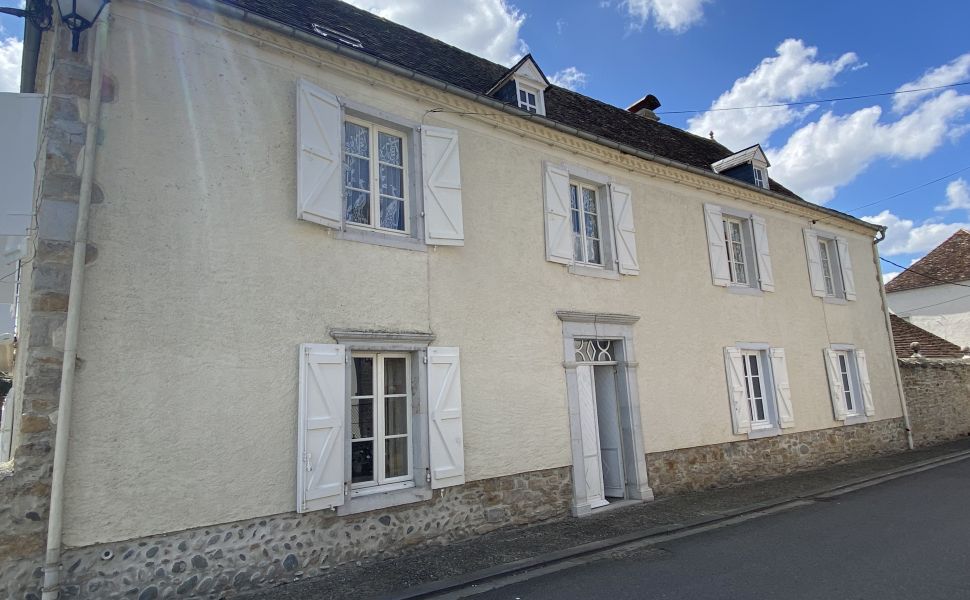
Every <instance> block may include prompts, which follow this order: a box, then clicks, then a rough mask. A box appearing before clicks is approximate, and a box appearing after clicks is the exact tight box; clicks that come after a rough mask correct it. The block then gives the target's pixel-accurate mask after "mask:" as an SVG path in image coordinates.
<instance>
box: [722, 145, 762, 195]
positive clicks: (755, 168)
mask: <svg viewBox="0 0 970 600" xmlns="http://www.w3.org/2000/svg"><path fill="white" fill-rule="evenodd" d="M768 167H769V164H768V157H766V156H765V153H764V151H763V150H762V149H761V146H760V145H758V144H755V145H754V146H751V147H750V148H745V149H744V150H742V151H740V152H735V153H734V154H732V155H731V156H728V157H727V158H722V159H721V160H719V161H717V162H716V163H714V164H712V165H711V168H712V169H713V170H714V172H715V173H717V174H719V175H724V176H725V177H730V178H732V179H737V180H738V181H743V182H745V183H747V184H750V185H756V186H758V187H759V188H762V189H765V190H767V189H769V183H768Z"/></svg>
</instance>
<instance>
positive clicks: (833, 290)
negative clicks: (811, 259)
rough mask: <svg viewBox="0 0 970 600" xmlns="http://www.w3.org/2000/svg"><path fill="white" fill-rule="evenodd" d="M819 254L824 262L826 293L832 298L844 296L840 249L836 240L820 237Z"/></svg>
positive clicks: (823, 274)
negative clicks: (840, 275)
mask: <svg viewBox="0 0 970 600" xmlns="http://www.w3.org/2000/svg"><path fill="white" fill-rule="evenodd" d="M818 255H819V259H820V261H821V263H822V282H823V284H824V285H825V295H826V296H829V297H832V298H842V297H843V292H842V281H841V278H840V277H839V274H840V273H841V270H840V269H839V251H838V248H837V247H836V245H835V240H833V239H827V238H819V239H818Z"/></svg>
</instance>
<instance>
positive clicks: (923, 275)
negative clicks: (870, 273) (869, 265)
mask: <svg viewBox="0 0 970 600" xmlns="http://www.w3.org/2000/svg"><path fill="white" fill-rule="evenodd" d="M879 260H882V261H884V262H887V263H889V264H891V265H893V266H894V267H899V268H900V269H902V270H904V271H909V272H910V273H913V274H916V275H919V276H920V277H925V278H927V279H929V280H931V281H938V282H940V283H948V284H950V285H956V286H959V287H965V288H970V285H967V284H965V283H957V282H955V281H948V280H946V279H940V278H939V277H933V276H932V275H927V274H926V273H920V272H919V271H914V270H913V269H910V268H909V267H904V266H903V265H901V264H899V263H894V262H893V261H891V260H889V259H888V258H884V257H882V256H880V257H879Z"/></svg>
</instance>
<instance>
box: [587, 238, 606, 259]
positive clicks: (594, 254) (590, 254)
mask: <svg viewBox="0 0 970 600" xmlns="http://www.w3.org/2000/svg"><path fill="white" fill-rule="evenodd" d="M586 262H590V263H595V264H597V265H598V264H600V263H601V262H602V260H601V259H600V242H599V240H590V239H587V240H586Z"/></svg>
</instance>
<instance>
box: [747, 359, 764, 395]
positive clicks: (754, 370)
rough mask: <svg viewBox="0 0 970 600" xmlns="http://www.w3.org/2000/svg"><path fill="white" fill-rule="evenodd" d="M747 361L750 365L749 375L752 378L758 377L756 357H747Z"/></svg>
mask: <svg viewBox="0 0 970 600" xmlns="http://www.w3.org/2000/svg"><path fill="white" fill-rule="evenodd" d="M748 361H749V362H750V364H751V375H753V376H754V377H757V376H758V357H757V356H755V355H753V354H752V355H750V356H748ZM758 395H759V396H760V395H761V394H758Z"/></svg>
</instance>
